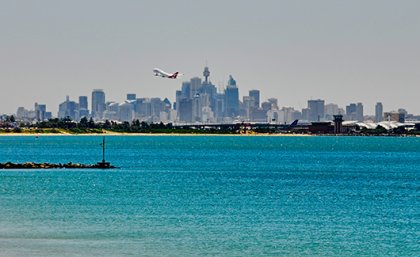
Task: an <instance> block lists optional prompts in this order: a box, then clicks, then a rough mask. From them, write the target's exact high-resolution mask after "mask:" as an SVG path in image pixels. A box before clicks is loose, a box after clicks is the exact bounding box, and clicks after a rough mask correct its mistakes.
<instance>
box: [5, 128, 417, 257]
mask: <svg viewBox="0 0 420 257" xmlns="http://www.w3.org/2000/svg"><path fill="white" fill-rule="evenodd" d="M101 140H102V137H96V136H57V137H53V136H48V137H44V136H41V137H39V138H35V137H31V136H29V137H0V162H6V161H12V162H26V161H34V162H54V163H59V162H61V163H66V162H70V161H72V162H82V163H95V162H97V161H100V160H101V154H102V152H101V148H100V146H99V143H100V142H101ZM107 145H108V148H107V153H106V155H107V160H108V161H110V162H112V163H113V164H114V165H116V166H119V167H120V169H117V170H107V171H101V170H14V171H10V170H7V171H5V170H3V171H0V256H197V255H198V256H363V255H365V256H420V193H419V191H420V138H390V137H389V138H388V137H255V136H231V137H229V136H193V137H191V136H189V137H188V136H187V137H184V136H109V137H107Z"/></svg>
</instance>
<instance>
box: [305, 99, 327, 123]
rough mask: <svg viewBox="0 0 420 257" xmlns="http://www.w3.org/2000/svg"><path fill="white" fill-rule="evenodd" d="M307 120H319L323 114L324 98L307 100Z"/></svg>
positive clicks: (322, 117)
mask: <svg viewBox="0 0 420 257" xmlns="http://www.w3.org/2000/svg"><path fill="white" fill-rule="evenodd" d="M308 109H309V115H308V116H309V117H308V120H309V121H321V120H323V119H324V116H325V101H324V100H320V99H318V100H308Z"/></svg>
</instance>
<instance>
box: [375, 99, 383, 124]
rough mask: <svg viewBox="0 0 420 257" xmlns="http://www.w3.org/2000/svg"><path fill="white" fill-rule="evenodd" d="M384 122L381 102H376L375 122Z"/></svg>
mask: <svg viewBox="0 0 420 257" xmlns="http://www.w3.org/2000/svg"><path fill="white" fill-rule="evenodd" d="M383 120H384V107H383V105H382V103H381V102H377V103H376V105H375V121H376V122H381V121H383Z"/></svg>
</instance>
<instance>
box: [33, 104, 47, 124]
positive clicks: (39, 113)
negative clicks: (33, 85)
mask: <svg viewBox="0 0 420 257" xmlns="http://www.w3.org/2000/svg"><path fill="white" fill-rule="evenodd" d="M46 112H47V105H45V104H38V103H35V116H36V119H37V120H38V121H43V120H45V119H47V118H46V115H45V114H46Z"/></svg>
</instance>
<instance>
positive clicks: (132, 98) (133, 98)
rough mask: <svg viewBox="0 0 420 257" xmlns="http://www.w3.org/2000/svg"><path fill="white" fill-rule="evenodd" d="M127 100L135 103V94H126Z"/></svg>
mask: <svg viewBox="0 0 420 257" xmlns="http://www.w3.org/2000/svg"><path fill="white" fill-rule="evenodd" d="M127 100H129V101H135V100H136V94H127Z"/></svg>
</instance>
